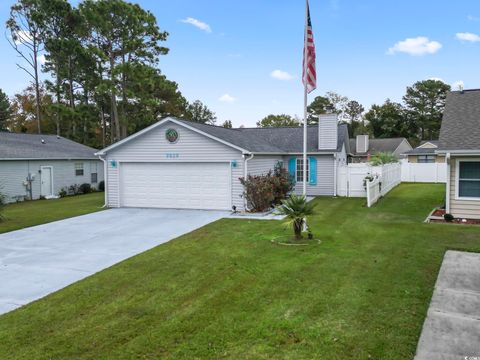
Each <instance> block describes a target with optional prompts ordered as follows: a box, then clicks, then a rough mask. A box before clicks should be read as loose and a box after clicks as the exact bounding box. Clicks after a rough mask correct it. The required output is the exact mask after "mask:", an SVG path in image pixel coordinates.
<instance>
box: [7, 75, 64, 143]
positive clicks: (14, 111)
mask: <svg viewBox="0 0 480 360" xmlns="http://www.w3.org/2000/svg"><path fill="white" fill-rule="evenodd" d="M39 94H40V96H38V97H37V94H36V90H35V86H34V85H31V86H29V87H28V88H26V89H25V90H23V91H22V92H21V93H19V94H15V95H14V96H13V98H12V103H11V115H10V117H9V119H8V121H7V128H8V129H9V130H10V131H12V132H23V133H35V132H36V131H37V121H36V104H37V99H38V100H40V112H41V114H43V115H45V116H43V117H42V119H43V120H42V129H44V131H45V133H46V134H49V133H50V134H51V133H54V132H55V123H54V122H52V121H49V119H50V112H49V111H50V108H51V104H52V98H51V96H50V95H48V94H47V92H46V90H45V87H44V86H42V84H40V91H39Z"/></svg>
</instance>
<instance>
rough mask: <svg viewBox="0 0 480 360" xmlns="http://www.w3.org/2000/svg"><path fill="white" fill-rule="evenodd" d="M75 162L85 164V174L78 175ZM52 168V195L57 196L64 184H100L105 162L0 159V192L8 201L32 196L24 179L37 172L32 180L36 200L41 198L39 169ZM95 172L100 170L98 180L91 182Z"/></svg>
mask: <svg viewBox="0 0 480 360" xmlns="http://www.w3.org/2000/svg"><path fill="white" fill-rule="evenodd" d="M75 163H83V164H84V165H83V170H84V175H83V176H75ZM42 166H51V167H52V173H53V175H52V178H53V194H54V195H57V194H58V193H59V192H60V190H61V189H62V188H64V187H69V186H71V185H74V184H78V185H80V184H83V183H89V184H91V185H92V186H94V187H98V183H99V182H100V181H102V180H103V164H102V163H101V162H100V161H98V160H46V161H43V160H18V161H17V160H4V161H0V192H2V193H3V194H5V195H6V196H7V201H8V202H12V201H15V197H17V196H18V197H22V196H27V195H29V194H28V193H27V190H26V187H25V186H24V185H23V182H24V181H25V180H26V178H27V176H28V173H31V174H33V175H35V180H34V181H33V183H32V195H33V199H38V198H39V197H40V172H39V171H40V168H41V167H42ZM92 172H97V183H95V184H92V183H91V174H92Z"/></svg>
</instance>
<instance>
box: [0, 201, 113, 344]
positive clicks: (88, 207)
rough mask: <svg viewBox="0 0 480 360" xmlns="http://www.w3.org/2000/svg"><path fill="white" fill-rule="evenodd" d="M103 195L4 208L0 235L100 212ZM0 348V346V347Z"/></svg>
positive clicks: (22, 203)
mask: <svg viewBox="0 0 480 360" xmlns="http://www.w3.org/2000/svg"><path fill="white" fill-rule="evenodd" d="M103 195H104V194H103V193H100V192H98V193H92V194H88V195H80V196H71V197H66V198H62V199H55V200H35V201H25V202H21V203H16V204H9V205H7V206H6V207H5V209H4V211H3V215H4V216H5V220H4V221H0V234H1V233H5V232H8V231H13V230H18V229H23V228H26V227H29V226H34V225H40V224H45V223H48V222H52V221H56V220H62V219H66V218H69V217H73V216H78V215H85V214H88V213H92V212H95V211H100V210H102V208H101V207H102V205H103ZM0 347H1V345H0Z"/></svg>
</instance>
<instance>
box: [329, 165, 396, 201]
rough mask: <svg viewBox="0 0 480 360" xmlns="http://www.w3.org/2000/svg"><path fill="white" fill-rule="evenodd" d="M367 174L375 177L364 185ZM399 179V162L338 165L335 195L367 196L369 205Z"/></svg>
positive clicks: (391, 187)
mask: <svg viewBox="0 0 480 360" xmlns="http://www.w3.org/2000/svg"><path fill="white" fill-rule="evenodd" d="M369 175H371V176H373V177H374V178H375V179H374V180H373V181H372V182H366V184H365V185H364V180H365V178H366V177H367V176H369ZM401 181H402V166H401V164H400V163H395V164H387V165H383V166H371V165H370V164H368V163H360V164H348V165H345V166H339V167H338V173H337V195H338V196H347V197H367V203H368V204H369V206H371V205H373V204H374V203H375V202H376V201H377V200H378V199H379V198H380V197H382V196H384V195H385V194H387V193H388V192H389V191H390V190H392V189H393V188H394V187H395V186H397V185H398V184H400V182H401ZM367 191H368V193H367ZM367 195H368V196H367Z"/></svg>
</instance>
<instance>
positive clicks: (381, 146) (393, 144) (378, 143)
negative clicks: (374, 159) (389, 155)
mask: <svg viewBox="0 0 480 360" xmlns="http://www.w3.org/2000/svg"><path fill="white" fill-rule="evenodd" d="M403 140H405V138H403V137H398V138H388V139H369V140H368V152H367V153H369V154H375V153H378V152H394V151H395V150H396V149H397V148H398V146H399V145H400V144H401V143H402V141H403ZM350 153H351V154H353V155H359V156H364V155H366V154H367V153H357V144H356V139H350Z"/></svg>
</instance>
